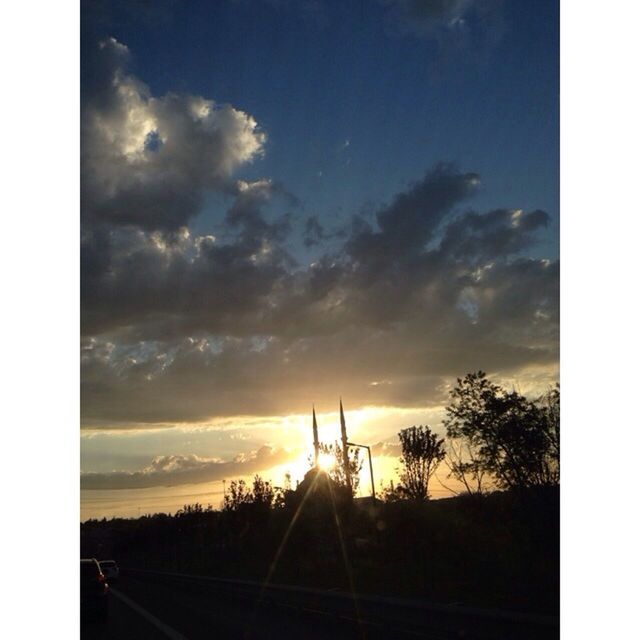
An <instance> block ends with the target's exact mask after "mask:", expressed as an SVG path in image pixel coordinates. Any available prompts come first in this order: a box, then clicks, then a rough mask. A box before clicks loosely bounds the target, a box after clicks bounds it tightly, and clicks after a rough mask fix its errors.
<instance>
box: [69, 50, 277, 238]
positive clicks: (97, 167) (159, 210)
mask: <svg viewBox="0 0 640 640" xmlns="http://www.w3.org/2000/svg"><path fill="white" fill-rule="evenodd" d="M129 56H130V54H129V50H128V48H127V47H126V46H125V45H124V44H122V43H120V42H118V41H117V40H115V39H114V38H109V39H107V40H103V41H102V42H100V44H99V45H98V47H97V50H96V51H95V52H94V55H93V56H91V57H90V59H89V60H88V61H87V63H86V67H87V70H86V71H85V74H84V75H83V110H82V153H81V160H82V210H83V222H85V223H90V222H98V221H101V222H108V223H109V224H113V225H135V226H137V227H140V228H142V229H146V230H168V231H175V230H176V229H178V228H180V227H181V226H184V225H185V224H186V223H187V222H188V221H189V219H190V218H191V217H192V216H194V215H195V214H196V213H197V212H198V210H199V207H200V205H201V202H202V198H203V195H204V193H205V192H206V191H207V190H210V189H223V190H224V189H226V188H229V186H230V177H231V175H232V174H233V172H234V171H235V170H236V169H237V168H238V167H240V166H242V165H244V164H247V163H249V162H251V161H252V160H254V159H255V158H256V157H258V156H259V155H260V154H261V153H262V152H263V149H264V144H265V141H266V135H265V133H264V132H262V131H260V130H259V127H258V124H257V122H256V120H255V119H254V118H253V117H252V116H250V115H249V114H247V113H244V112H243V111H240V110H238V109H235V108H234V107H232V106H231V105H218V104H216V103H215V102H214V101H213V100H209V99H206V98H204V97H202V96H194V95H181V94H175V93H169V94H166V95H164V96H160V97H156V96H154V95H152V93H151V91H150V90H149V87H147V85H145V84H144V83H143V82H142V81H141V80H139V79H138V78H136V77H135V76H133V75H131V74H129V73H128V72H127V64H128V60H129Z"/></svg>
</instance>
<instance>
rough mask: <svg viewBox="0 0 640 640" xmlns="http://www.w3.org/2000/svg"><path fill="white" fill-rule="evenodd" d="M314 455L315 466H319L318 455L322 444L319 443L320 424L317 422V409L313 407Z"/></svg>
mask: <svg viewBox="0 0 640 640" xmlns="http://www.w3.org/2000/svg"><path fill="white" fill-rule="evenodd" d="M313 453H314V464H315V466H316V467H317V466H318V455H319V454H320V442H318V422H317V421H316V408H315V406H314V407H313Z"/></svg>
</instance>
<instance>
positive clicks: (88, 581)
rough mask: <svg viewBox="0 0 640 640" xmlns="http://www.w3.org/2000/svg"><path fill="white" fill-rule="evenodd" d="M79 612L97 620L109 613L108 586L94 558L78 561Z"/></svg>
mask: <svg viewBox="0 0 640 640" xmlns="http://www.w3.org/2000/svg"><path fill="white" fill-rule="evenodd" d="M80 612H81V615H89V616H97V617H99V618H105V617H106V616H107V614H108V612H109V585H108V584H107V579H106V578H105V576H104V573H102V570H101V569H100V564H99V563H98V561H97V560H96V559H95V558H91V559H84V560H80Z"/></svg>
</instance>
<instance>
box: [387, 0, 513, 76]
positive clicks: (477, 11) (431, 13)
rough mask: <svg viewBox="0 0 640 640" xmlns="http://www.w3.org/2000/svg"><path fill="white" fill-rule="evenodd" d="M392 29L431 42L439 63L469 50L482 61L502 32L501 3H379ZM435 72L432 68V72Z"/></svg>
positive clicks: (396, 0) (457, 0)
mask: <svg viewBox="0 0 640 640" xmlns="http://www.w3.org/2000/svg"><path fill="white" fill-rule="evenodd" d="M379 2H380V3H381V4H382V5H383V7H385V9H386V17H387V21H388V24H389V25H390V26H391V30H392V31H394V32H396V33H397V34H400V35H410V36H413V37H418V38H425V39H430V40H433V41H434V42H436V43H437V45H438V47H439V49H440V51H441V53H445V54H446V56H438V61H439V64H440V65H442V64H443V63H444V62H446V60H447V57H448V56H450V55H451V54H452V53H454V52H457V53H459V52H462V51H471V52H473V56H474V59H475V60H477V59H478V57H480V58H482V56H483V55H484V54H486V52H488V51H490V50H491V49H493V47H495V45H496V44H497V43H498V42H499V41H500V40H501V38H502V36H503V33H504V31H505V21H504V11H503V4H504V2H503V0H379ZM436 70H437V69H436V68H434V71H436Z"/></svg>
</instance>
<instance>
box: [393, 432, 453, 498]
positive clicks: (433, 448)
mask: <svg viewBox="0 0 640 640" xmlns="http://www.w3.org/2000/svg"><path fill="white" fill-rule="evenodd" d="M398 437H399V438H400V446H401V447H402V456H401V457H400V463H401V464H402V471H401V473H400V482H401V483H402V484H401V488H399V491H401V492H402V493H405V494H406V495H407V496H408V497H409V498H412V499H413V500H420V501H422V500H427V499H428V498H429V480H430V479H431V476H433V474H434V473H435V471H436V469H437V468H438V465H439V464H440V462H441V461H442V459H443V458H444V456H445V451H444V438H440V439H439V438H438V435H437V434H436V433H434V432H432V431H431V429H430V428H429V427H428V426H425V427H423V426H422V425H420V426H418V427H415V426H414V427H409V428H408V429H402V430H401V431H400V433H399V434H398Z"/></svg>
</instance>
